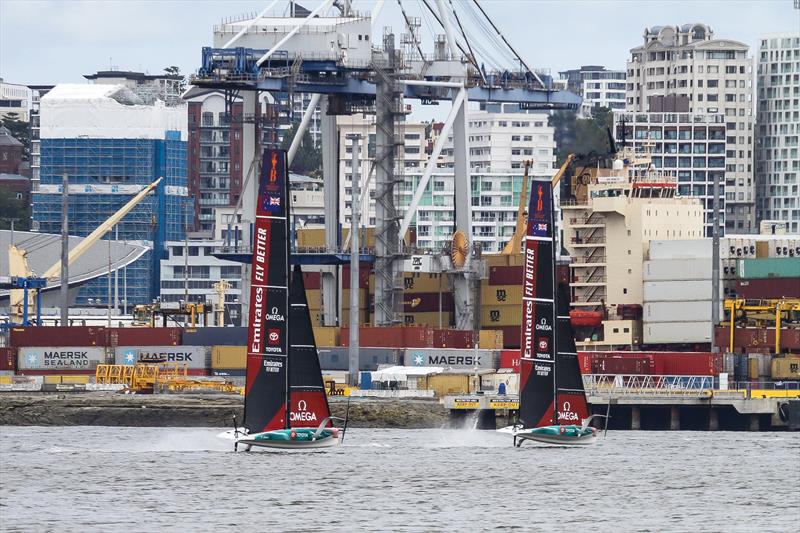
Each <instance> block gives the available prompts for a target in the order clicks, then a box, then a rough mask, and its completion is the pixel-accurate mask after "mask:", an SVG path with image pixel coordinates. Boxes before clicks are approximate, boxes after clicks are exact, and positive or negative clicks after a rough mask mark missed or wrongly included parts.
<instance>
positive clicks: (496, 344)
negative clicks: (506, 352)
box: [478, 329, 503, 350]
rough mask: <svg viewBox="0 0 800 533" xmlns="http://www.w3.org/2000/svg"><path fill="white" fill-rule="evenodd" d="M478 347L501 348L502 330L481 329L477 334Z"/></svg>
mask: <svg viewBox="0 0 800 533" xmlns="http://www.w3.org/2000/svg"><path fill="white" fill-rule="evenodd" d="M478 348H481V349H482V350H502V349H503V332H502V331H500V330H496V329H482V330H481V331H480V333H479V334H478Z"/></svg>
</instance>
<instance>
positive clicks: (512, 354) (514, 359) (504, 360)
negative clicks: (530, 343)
mask: <svg viewBox="0 0 800 533" xmlns="http://www.w3.org/2000/svg"><path fill="white" fill-rule="evenodd" d="M519 362H520V352H519V350H502V351H501V352H500V362H499V364H498V368H500V369H501V370H512V371H513V372H519Z"/></svg>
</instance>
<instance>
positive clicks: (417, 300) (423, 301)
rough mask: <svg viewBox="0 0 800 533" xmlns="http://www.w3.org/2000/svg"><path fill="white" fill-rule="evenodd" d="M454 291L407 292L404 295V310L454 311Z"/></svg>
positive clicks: (422, 311) (419, 311) (405, 311)
mask: <svg viewBox="0 0 800 533" xmlns="http://www.w3.org/2000/svg"><path fill="white" fill-rule="evenodd" d="M454 302H455V300H454V299H453V293H452V292H450V291H447V292H441V293H439V292H414V293H408V292H406V293H405V295H404V296H403V312H404V313H406V314H408V313H431V312H438V311H440V310H441V311H445V312H448V311H454V310H455V303H454Z"/></svg>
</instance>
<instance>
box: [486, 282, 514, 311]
mask: <svg viewBox="0 0 800 533" xmlns="http://www.w3.org/2000/svg"><path fill="white" fill-rule="evenodd" d="M503 305H517V306H520V307H521V306H522V285H483V286H482V287H481V306H490V307H496V306H503Z"/></svg>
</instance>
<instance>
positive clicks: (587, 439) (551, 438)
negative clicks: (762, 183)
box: [517, 433, 597, 446]
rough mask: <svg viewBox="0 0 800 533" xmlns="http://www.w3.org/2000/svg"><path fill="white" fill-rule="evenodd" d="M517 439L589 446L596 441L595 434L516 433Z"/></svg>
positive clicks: (561, 444) (554, 444) (551, 443)
mask: <svg viewBox="0 0 800 533" xmlns="http://www.w3.org/2000/svg"><path fill="white" fill-rule="evenodd" d="M517 438H518V439H525V440H532V441H535V442H540V443H543V444H550V445H553V446H590V445H592V444H596V443H597V435H584V436H581V437H562V436H560V435H558V436H557V435H529V434H524V433H518V434H517Z"/></svg>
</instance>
